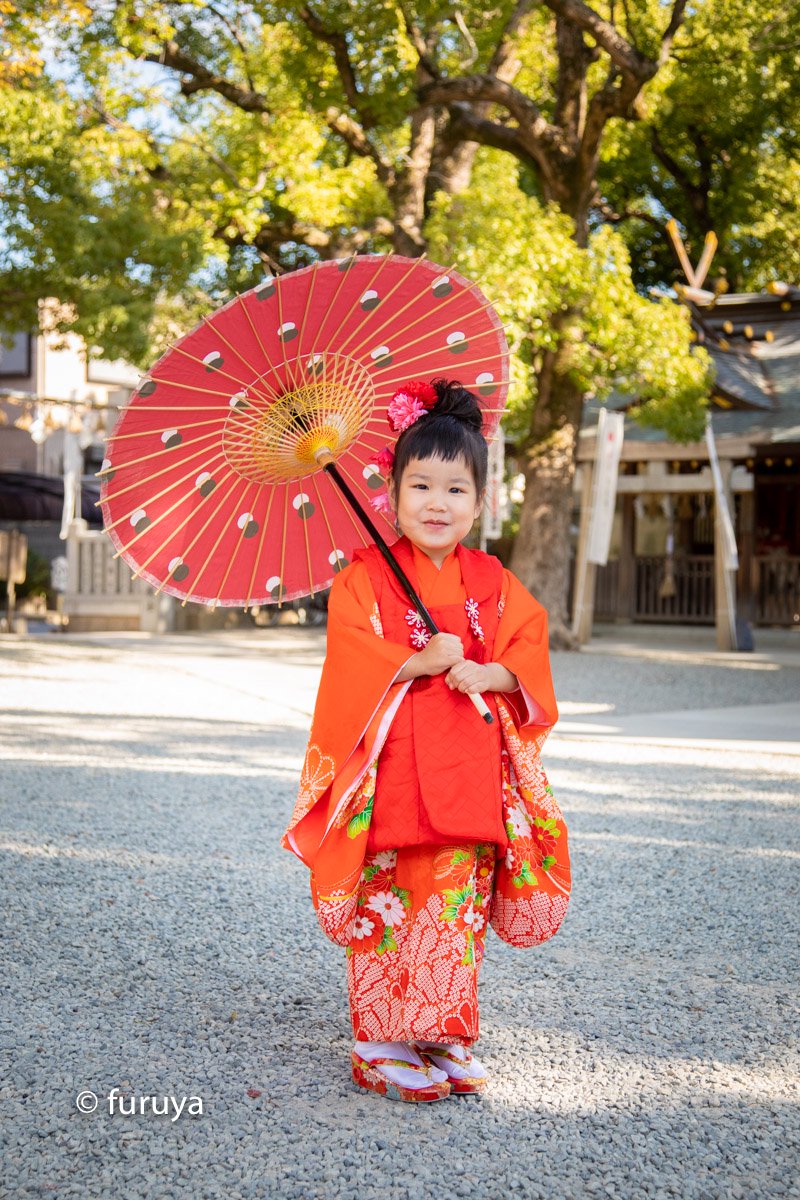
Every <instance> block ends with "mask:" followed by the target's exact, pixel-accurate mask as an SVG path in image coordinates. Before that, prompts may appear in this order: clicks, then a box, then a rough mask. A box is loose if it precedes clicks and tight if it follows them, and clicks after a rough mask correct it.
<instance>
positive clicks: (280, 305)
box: [275, 283, 297, 392]
mask: <svg viewBox="0 0 800 1200" xmlns="http://www.w3.org/2000/svg"><path fill="white" fill-rule="evenodd" d="M275 291H276V293H277V296H278V325H279V332H278V338H279V340H280V343H281V354H282V355H283V365H284V367H285V368H286V378H287V380H288V381H289V383H290V385H291V389H290V390H291V391H293V392H294V391H296V390H297V381H296V379H295V377H294V372H293V371H292V368H291V367H290V366H289V360H288V358H287V357H286V342H285V340H284V338H283V335H282V333H281V332H280V330H282V329H283V300H282V299H281V291H282V289H281V286H280V283H277V284H276V285H275Z"/></svg>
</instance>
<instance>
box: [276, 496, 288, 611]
mask: <svg viewBox="0 0 800 1200" xmlns="http://www.w3.org/2000/svg"><path fill="white" fill-rule="evenodd" d="M288 515H289V483H288V481H287V482H286V483H285V484H284V489H283V536H282V537H281V566H280V574H279V576H278V578H279V580H280V591H279V592H278V608H282V606H283V593H284V590H285V589H284V586H283V564H284V562H285V561H286V521H287V517H288Z"/></svg>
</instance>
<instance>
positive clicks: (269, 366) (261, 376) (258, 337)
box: [241, 284, 285, 400]
mask: <svg viewBox="0 0 800 1200" xmlns="http://www.w3.org/2000/svg"><path fill="white" fill-rule="evenodd" d="M275 286H276V289H277V284H276V285H275ZM241 300H242V303H241V307H242V309H243V311H244V315H245V316H246V317H247V320H248V322H249V325H250V328H251V329H252V331H253V333H254V334H255V337H256V341H257V342H258V344H259V346H260V347H261V353H262V354H263V355H264V363H265V364H266V368H267V371H270V372H271V373H272V374H273V375H274V376H275V379H276V380H277V381H278V387H279V388H280V391H279V390H277V389H276V388H274V387H273V388H272V391H273V392H274V396H275V399H276V400H277V399H279V398H280V395H281V393H282V391H283V389H284V387H285V382H284V380H282V379H281V377H280V375H279V374H278V372H277V371H276V370H275V367H274V366H273V365H272V359H271V358H270V356H269V354H268V353H267V348H266V346H265V345H264V343H263V341H262V340H261V334H260V333H259V332H258V330H257V329H256V326H255V322H254V321H253V318H252V317H251V316H250V309H249V308H248V307H247V305H246V304H245V303H244V297H242V298H241ZM265 374H266V372H265V371H262V372H261V373H260V374H259V376H258V378H259V379H264V375H265ZM265 382H266V381H265ZM270 386H271V385H270V384H267V387H270Z"/></svg>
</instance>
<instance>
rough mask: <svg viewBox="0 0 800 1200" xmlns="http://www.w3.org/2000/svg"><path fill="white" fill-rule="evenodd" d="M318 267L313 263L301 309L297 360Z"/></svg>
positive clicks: (317, 264)
mask: <svg viewBox="0 0 800 1200" xmlns="http://www.w3.org/2000/svg"><path fill="white" fill-rule="evenodd" d="M318 267H319V263H317V262H315V263H314V265H313V266H312V268H311V284H310V286H309V289H308V295H307V296H306V305H305V308H304V309H303V320H302V323H301V325H300V332H299V334H298V335H297V357H298V358H299V357H300V353H301V350H300V348H301V346H302V345H303V335H304V334H305V331H306V324H307V322H308V314H309V313H310V311H311V299H312V297H313V295H314V286H315V284H316V282H317V274H318Z"/></svg>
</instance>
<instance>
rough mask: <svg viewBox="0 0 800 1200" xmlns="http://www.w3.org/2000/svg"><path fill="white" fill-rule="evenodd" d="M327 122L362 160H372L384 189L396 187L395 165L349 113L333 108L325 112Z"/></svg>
mask: <svg viewBox="0 0 800 1200" xmlns="http://www.w3.org/2000/svg"><path fill="white" fill-rule="evenodd" d="M325 122H326V124H327V126H328V128H329V129H330V130H332V132H333V133H338V135H339V137H341V138H342V139H343V140H344V141H345V142H346V143H347V145H348V146H349V147H350V149H351V150H353V151H354V152H355V153H356V154H359V155H361V157H362V158H371V159H372V161H373V162H374V163H375V170H376V172H377V175H378V179H379V180H380V181H381V183H382V184H383V186H384V187H386V188H390V187H392V186H393V185H394V182H395V170H394V166H393V164H392V163H391V162H389V161H387V160H386V159H385V158H384V157H383V155H382V154H381V153H380V151H379V150H378V148H377V147H376V146H375V145H373V143H372V142H371V141H370V139H369V138H368V137H367V135H366V134H365V132H364V130H363V129H362V127H361V126H360V125H359V124H358V122H357V121H354V120H353V118H352V117H351V116H350V115H349V114H348V113H343V112H342V110H341V109H340V108H334V107H333V106H331V107H330V108H327V109H326V110H325Z"/></svg>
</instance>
